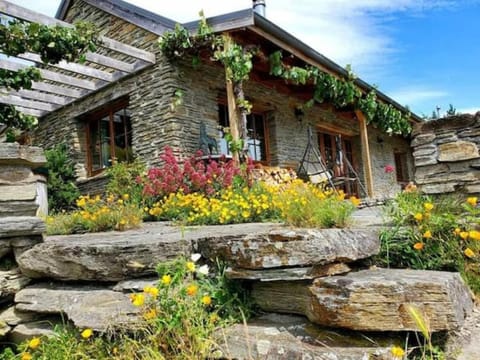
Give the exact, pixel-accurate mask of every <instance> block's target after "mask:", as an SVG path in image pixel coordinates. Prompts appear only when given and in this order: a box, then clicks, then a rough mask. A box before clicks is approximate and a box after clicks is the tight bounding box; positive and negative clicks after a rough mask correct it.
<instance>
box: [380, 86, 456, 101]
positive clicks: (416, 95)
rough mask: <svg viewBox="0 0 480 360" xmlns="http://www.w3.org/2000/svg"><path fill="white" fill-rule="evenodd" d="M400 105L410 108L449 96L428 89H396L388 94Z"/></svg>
mask: <svg viewBox="0 0 480 360" xmlns="http://www.w3.org/2000/svg"><path fill="white" fill-rule="evenodd" d="M388 95H389V96H390V97H391V98H393V99H395V100H396V101H397V102H398V103H400V104H409V105H411V106H413V105H417V104H421V103H422V102H424V101H426V100H433V99H442V98H445V97H447V96H449V93H448V92H447V91H444V90H436V89H431V88H428V87H420V86H415V87H410V88H403V89H398V90H394V91H392V92H390V93H389V94H388Z"/></svg>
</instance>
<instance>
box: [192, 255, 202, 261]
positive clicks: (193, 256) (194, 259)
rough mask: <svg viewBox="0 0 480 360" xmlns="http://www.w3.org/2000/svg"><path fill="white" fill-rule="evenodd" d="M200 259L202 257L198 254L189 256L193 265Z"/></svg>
mask: <svg viewBox="0 0 480 360" xmlns="http://www.w3.org/2000/svg"><path fill="white" fill-rule="evenodd" d="M201 257H202V255H200V254H198V253H197V254H192V256H190V259H192V261H193V262H194V263H195V262H197V261H198V260H199V259H200V258H201Z"/></svg>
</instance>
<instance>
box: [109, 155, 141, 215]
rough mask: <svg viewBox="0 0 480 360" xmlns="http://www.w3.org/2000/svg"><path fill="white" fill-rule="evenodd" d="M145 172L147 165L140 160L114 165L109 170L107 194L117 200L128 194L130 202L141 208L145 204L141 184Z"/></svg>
mask: <svg viewBox="0 0 480 360" xmlns="http://www.w3.org/2000/svg"><path fill="white" fill-rule="evenodd" d="M145 172H146V167H145V164H144V163H142V162H141V161H140V160H138V159H135V160H134V161H133V162H131V163H126V162H121V163H119V162H116V163H114V164H113V165H112V166H111V167H109V168H108V169H107V175H108V176H109V180H108V183H107V188H106V191H107V194H109V195H113V196H115V197H117V198H121V197H122V196H124V195H125V194H128V195H129V199H130V201H131V202H132V203H133V204H138V205H139V206H140V205H141V204H142V202H143V196H142V192H143V185H141V184H140V182H141V181H140V178H141V176H143V175H144V174H145Z"/></svg>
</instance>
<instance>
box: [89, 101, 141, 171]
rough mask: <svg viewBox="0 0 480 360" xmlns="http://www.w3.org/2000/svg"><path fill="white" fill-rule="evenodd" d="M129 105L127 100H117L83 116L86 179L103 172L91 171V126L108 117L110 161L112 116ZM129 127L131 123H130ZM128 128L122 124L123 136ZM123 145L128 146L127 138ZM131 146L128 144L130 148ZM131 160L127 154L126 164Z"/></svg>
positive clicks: (112, 156)
mask: <svg viewBox="0 0 480 360" xmlns="http://www.w3.org/2000/svg"><path fill="white" fill-rule="evenodd" d="M128 105H129V100H128V98H121V99H119V100H115V101H113V102H109V103H108V104H105V105H103V106H102V107H100V108H98V109H96V110H94V111H92V112H90V113H88V114H86V115H84V116H83V121H84V122H85V127H84V128H85V142H86V144H85V145H86V146H85V148H86V150H87V175H88V177H92V176H95V175H98V174H101V173H102V172H104V171H105V169H106V168H105V167H104V168H100V169H93V153H92V150H91V149H92V144H91V141H92V139H91V134H92V126H93V124H98V123H99V122H100V121H102V119H103V118H105V117H107V116H108V123H109V124H108V130H109V135H108V136H109V149H110V159H109V160H110V161H111V160H112V159H114V158H115V128H114V115H115V113H117V112H118V111H120V110H122V109H124V111H126V109H127V107H128ZM130 127H131V121H130ZM127 129H128V126H127V124H126V122H124V130H125V136H126V137H127V136H128V135H127V134H128V131H127ZM125 144H128V138H126V139H125ZM131 145H132V144H130V146H131ZM130 160H132V159H128V153H127V160H126V161H127V162H128V161H130Z"/></svg>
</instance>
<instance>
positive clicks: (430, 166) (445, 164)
mask: <svg viewBox="0 0 480 360" xmlns="http://www.w3.org/2000/svg"><path fill="white" fill-rule="evenodd" d="M411 146H412V149H413V156H414V159H415V182H416V183H417V184H418V186H419V187H420V188H421V190H422V191H424V192H425V193H427V194H442V193H452V192H464V193H468V194H480V153H479V149H480V112H478V113H477V114H475V115H470V114H464V115H457V116H451V117H447V118H442V119H438V120H433V121H428V122H425V123H422V124H419V125H418V126H417V127H416V128H415V129H414V133H413V140H412V143H411Z"/></svg>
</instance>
